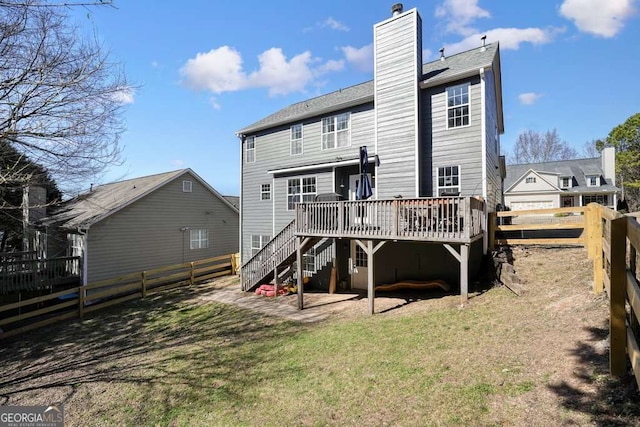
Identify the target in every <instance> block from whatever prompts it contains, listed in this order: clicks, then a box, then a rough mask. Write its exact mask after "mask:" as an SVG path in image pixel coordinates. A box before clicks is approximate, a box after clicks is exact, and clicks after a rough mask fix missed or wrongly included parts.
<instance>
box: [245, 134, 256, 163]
mask: <svg viewBox="0 0 640 427" xmlns="http://www.w3.org/2000/svg"><path fill="white" fill-rule="evenodd" d="M245 149H246V150H247V153H246V156H245V160H246V162H247V163H253V162H255V161H256V137H255V136H250V137H248V138H247V140H246V141H245Z"/></svg>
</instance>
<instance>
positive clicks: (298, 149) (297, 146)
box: [291, 124, 302, 156]
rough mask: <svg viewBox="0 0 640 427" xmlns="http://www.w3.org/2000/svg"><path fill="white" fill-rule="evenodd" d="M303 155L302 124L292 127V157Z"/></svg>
mask: <svg viewBox="0 0 640 427" xmlns="http://www.w3.org/2000/svg"><path fill="white" fill-rule="evenodd" d="M297 154H302V124H297V125H293V126H291V155H292V156H295V155H297Z"/></svg>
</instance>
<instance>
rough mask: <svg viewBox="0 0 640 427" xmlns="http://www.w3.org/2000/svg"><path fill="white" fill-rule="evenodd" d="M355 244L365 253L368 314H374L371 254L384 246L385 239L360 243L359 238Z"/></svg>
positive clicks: (374, 293) (373, 278)
mask: <svg viewBox="0 0 640 427" xmlns="http://www.w3.org/2000/svg"><path fill="white" fill-rule="evenodd" d="M355 242H356V244H357V245H358V246H360V247H361V248H362V250H363V251H364V252H365V253H366V254H367V299H368V300H369V314H374V312H375V304H374V299H375V297H376V289H375V285H374V284H375V274H374V271H373V268H374V263H373V256H374V255H375V253H376V252H378V249H380V248H381V247H382V246H384V244H385V243H387V241H386V240H382V241H380V242H378V244H377V245H375V246H374V245H373V240H367V241H366V243H367V244H366V245H365V244H364V243H362V241H361V240H358V239H356V240H355Z"/></svg>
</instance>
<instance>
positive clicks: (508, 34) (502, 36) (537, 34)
mask: <svg viewBox="0 0 640 427" xmlns="http://www.w3.org/2000/svg"><path fill="white" fill-rule="evenodd" d="M563 31H564V29H562V28H547V29H542V28H494V29H493V30H489V31H486V32H484V33H477V34H473V35H470V36H468V37H466V38H465V39H463V40H462V41H460V42H458V43H453V44H449V45H445V51H444V53H445V56H447V55H453V54H454V53H459V52H463V51H465V50H469V49H473V48H476V47H480V46H481V44H482V42H481V40H480V37H481V36H482V35H486V36H487V43H492V42H496V41H499V42H500V48H501V49H505V50H518V49H520V45H521V44H523V43H531V44H534V45H539V44H545V43H550V42H551V41H553V39H554V37H555V36H556V34H557V33H559V32H563Z"/></svg>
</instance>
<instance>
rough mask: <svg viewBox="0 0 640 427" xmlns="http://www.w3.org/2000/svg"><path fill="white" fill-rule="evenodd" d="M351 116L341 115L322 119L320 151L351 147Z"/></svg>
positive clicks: (348, 114) (347, 114)
mask: <svg viewBox="0 0 640 427" xmlns="http://www.w3.org/2000/svg"><path fill="white" fill-rule="evenodd" d="M350 122H351V114H350V113H342V114H338V115H336V116H331V117H325V118H323V119H322V149H323V150H330V149H332V148H341V147H348V146H350V145H351V132H350V128H351V126H350Z"/></svg>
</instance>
